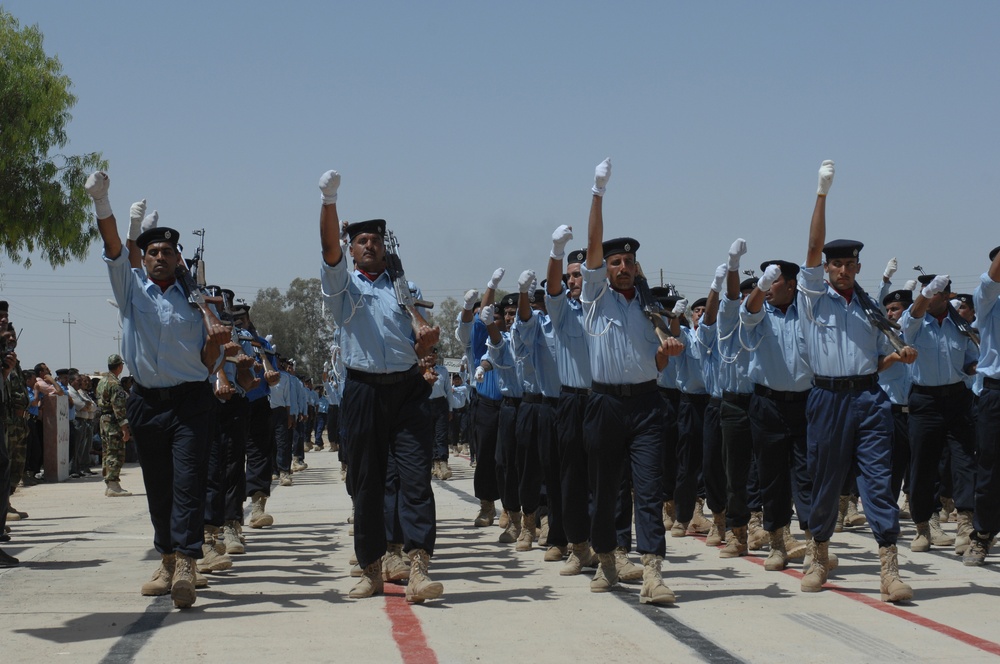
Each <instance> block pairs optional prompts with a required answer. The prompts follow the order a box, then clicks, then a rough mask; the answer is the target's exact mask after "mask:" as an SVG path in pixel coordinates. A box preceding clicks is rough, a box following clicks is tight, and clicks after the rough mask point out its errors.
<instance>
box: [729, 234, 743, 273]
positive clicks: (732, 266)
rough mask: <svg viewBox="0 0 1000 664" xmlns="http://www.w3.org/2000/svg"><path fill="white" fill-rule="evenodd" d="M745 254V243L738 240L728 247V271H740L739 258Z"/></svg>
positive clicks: (741, 239) (740, 239)
mask: <svg viewBox="0 0 1000 664" xmlns="http://www.w3.org/2000/svg"><path fill="white" fill-rule="evenodd" d="M746 252H747V241H746V240H744V239H743V238H738V239H737V240H736V241H735V242H733V244H732V246H730V247H729V264H728V265H729V271H730V272H736V271H738V270H739V269H740V258H741V257H742V256H743V254H745V253H746Z"/></svg>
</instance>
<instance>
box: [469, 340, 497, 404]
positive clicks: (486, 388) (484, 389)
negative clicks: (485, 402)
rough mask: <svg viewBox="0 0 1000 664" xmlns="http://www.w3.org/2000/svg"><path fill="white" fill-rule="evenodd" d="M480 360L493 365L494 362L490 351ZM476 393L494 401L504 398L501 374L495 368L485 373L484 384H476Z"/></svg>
mask: <svg viewBox="0 0 1000 664" xmlns="http://www.w3.org/2000/svg"><path fill="white" fill-rule="evenodd" d="M479 359H480V361H482V360H486V361H488V362H489V363H490V364H493V361H492V360H490V354H489V349H487V351H486V352H485V353H483V355H482V356H481V357H480V358H479ZM477 366H478V365H477ZM476 392H478V393H479V394H480V395H481V396H484V397H486V398H487V399H493V400H494V401H500V399H502V398H503V392H501V391H500V374H499V373H497V371H496V369H495V368H494V369H493V370H492V371H487V372H486V373H485V375H484V377H483V382H481V383H476Z"/></svg>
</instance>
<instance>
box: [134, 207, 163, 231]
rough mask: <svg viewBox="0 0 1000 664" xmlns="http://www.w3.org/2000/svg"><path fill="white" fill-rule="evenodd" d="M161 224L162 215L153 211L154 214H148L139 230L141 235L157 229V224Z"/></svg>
mask: <svg viewBox="0 0 1000 664" xmlns="http://www.w3.org/2000/svg"><path fill="white" fill-rule="evenodd" d="M159 222H160V213H159V212H157V211H156V210H153V213H152V214H147V215H146V218H145V219H143V220H142V228H140V229H139V231H140V235H141V234H142V233H145V232H146V231H148V230H149V229H150V228H156V224H158V223H159Z"/></svg>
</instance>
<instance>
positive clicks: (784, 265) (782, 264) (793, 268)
mask: <svg viewBox="0 0 1000 664" xmlns="http://www.w3.org/2000/svg"><path fill="white" fill-rule="evenodd" d="M768 265H777V266H778V267H779V268H781V276H783V277H784V278H785V279H794V278H796V277H797V276H799V266H798V265H797V264H796V263H792V262H791V261H778V260H774V261H764V262H763V263H761V264H760V269H761V271H762V272H763V271H764V270H766V269H767V266H768Z"/></svg>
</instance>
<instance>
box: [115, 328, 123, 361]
mask: <svg viewBox="0 0 1000 664" xmlns="http://www.w3.org/2000/svg"><path fill="white" fill-rule="evenodd" d="M115 341H117V342H118V354H119V355H121V354H122V333H121V332H119V333H117V334H116V335H115Z"/></svg>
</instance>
